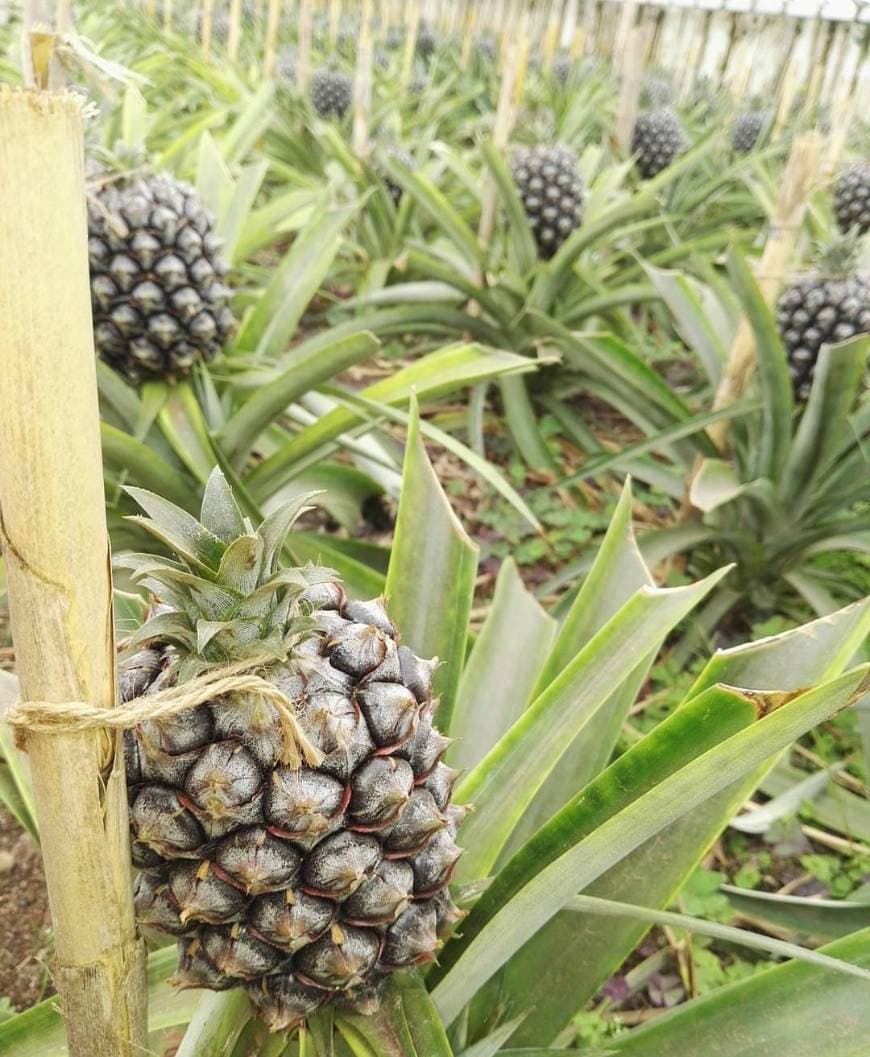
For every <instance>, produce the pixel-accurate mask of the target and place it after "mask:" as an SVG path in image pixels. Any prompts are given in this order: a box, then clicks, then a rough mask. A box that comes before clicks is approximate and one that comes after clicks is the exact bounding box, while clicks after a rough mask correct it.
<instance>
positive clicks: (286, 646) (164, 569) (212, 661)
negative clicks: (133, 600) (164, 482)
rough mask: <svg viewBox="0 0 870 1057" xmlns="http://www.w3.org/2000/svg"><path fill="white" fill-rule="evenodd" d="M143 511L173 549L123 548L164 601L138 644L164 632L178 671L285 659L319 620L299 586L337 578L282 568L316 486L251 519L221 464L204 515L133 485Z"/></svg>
mask: <svg viewBox="0 0 870 1057" xmlns="http://www.w3.org/2000/svg"><path fill="white" fill-rule="evenodd" d="M127 492H128V493H129V495H131V496H132V497H133V499H135V500H136V502H137V503H138V504H139V506H140V507H142V509H143V510H144V511H145V515H146V516H143V515H141V514H137V515H133V516H131V517H130V518H128V520H129V521H132V522H133V523H135V524H137V525H139V526H141V527H142V528H143V529H145V530H146V531H147V532H150V533H151V535H153V536H155V537H156V538H157V539H158V540H160V541H161V543H163V544H164V545H166V546H167V547H168V548H169V550H170V551H171V552H172V554H173V557H172V558H163V557H160V556H157V555H153V554H132V553H131V554H124V555H121V556H119V558H118V559H117V560H116V564H117V565H118V566H119V567H121V568H126V569H130V570H132V573H133V578H134V580H135V581H136V582H137V583H138V584H139V585H140V586H142V587H144V588H146V589H147V590H149V591H150V592H152V593H153V594H154V595H155V596H156V598H157V599H158V600H159V602H160V603H161V604H160V605H159V606H157V607H156V608H155V610H154V613H153V615H152V616H151V617H150V618H149V619H148V620H146V622H145V623H144V624H143V625H142V626H141V627H140V628H139V630H138V632H137V633H136V635H135V636H134V639H133V641H132V643H131V645H140V644H142V643H145V642H148V641H151V640H154V639H160V640H161V641H162V642H165V643H167V644H168V645H170V646H171V647H173V649H172V665H171V667H172V668H174V669H175V671H176V672H177V674H178V678H179V679H186V678H192V677H193V676H195V675H197V674H199V673H200V672H202V671H204V670H205V669H207V668H213V667H214V666H215V665H218V664H227V663H232V662H237V661H244V660H248V659H250V660H251V661H252V662H256V661H258V660H262V661H263V663H269V662H270V661H281V660H283V659H285V658H286V656H287V654H288V652H289V650H290V649H291V648H292V646H293V645H294V644H295V643H296V642H297V641H298V640H299V639H300V638H301V637H304V636H305V634H306V633H308V632H309V631H310V630H311V628H312V627H313V622H312V621H311V620H310V619H309V618H308V616H307V614H306V612H305V607H304V606H303V605H302V603H301V601H300V595H302V593H303V592H304V591H305V590H306V589H307V588H309V587H311V586H313V585H314V584H318V583H325V582H329V583H332V582H334V581H335V580H336V575H335V573H334V572H333V571H332V570H330V569H324V568H320V567H316V566H306V567H304V568H296V567H289V568H283V569H282V568H280V567H279V558H280V555H281V551H282V550H283V548H284V544H285V542H286V539H287V534H288V532H289V531H290V529H291V528H292V526H293V524H294V522H295V521H296V520H297V518H298V517H299V516H300V515H301V514H302V513H304V512H305V511H306V510H309V509H311V508H310V507H309V506H306V502H307V500H308V499H310V498H311V496H310V495H306V496H301V497H298V498H296V499H293V500H291V501H290V502H287V503H284V504H283V505H282V506H280V507H278V508H277V509H276V510H275V511H273V512H272V513H271V514H269V515H268V517H266V518H265V519H264V520H263V521H262V522H261V524H260V525H259V527H257V528H256V529H255V528H254V527H253V524H252V523H251V521H250V519H249V518H247V517H245V516H243V514H242V512H241V510H240V509H239V507H238V505H237V503H236V501H235V499H234V497H233V493H232V490H231V489H230V487H229V485H228V484H227V481H226V478H225V477H224V475H223V473H222V472H221V471H220V469H217V468H215V469H214V470H213V471H212V473H211V476H210V477H209V479H208V483H207V484H206V487H205V493H204V496H203V500H202V509H201V513H200V520H199V521H197V519H196V518H195V517H193V516H192V515H191V514H189V513H188V512H187V511H186V510H182V509H181V508H180V507H177V506H175V505H174V504H173V503H170V502H169V501H168V500H166V499H162V498H161V497H160V496H157V495H155V494H154V493H153V492H148V491H145V490H144V489H141V488H127Z"/></svg>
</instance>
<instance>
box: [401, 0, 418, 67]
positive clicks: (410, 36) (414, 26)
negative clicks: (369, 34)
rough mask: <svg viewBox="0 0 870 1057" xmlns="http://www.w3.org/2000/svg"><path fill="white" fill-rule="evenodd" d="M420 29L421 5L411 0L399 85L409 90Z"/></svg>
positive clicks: (406, 23)
mask: <svg viewBox="0 0 870 1057" xmlns="http://www.w3.org/2000/svg"><path fill="white" fill-rule="evenodd" d="M419 28H420V4H419V2H418V0H410V3H409V4H408V17H407V21H406V22H405V51H404V54H403V55H402V74H401V77H400V79H399V83H400V85H401V86H402V88H407V87H408V85H409V84H410V83H411V70H412V69H413V67H414V52H415V51H416V50H417V30H418V29H419Z"/></svg>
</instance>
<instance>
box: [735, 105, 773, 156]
mask: <svg viewBox="0 0 870 1057" xmlns="http://www.w3.org/2000/svg"><path fill="white" fill-rule="evenodd" d="M769 117H770V115H769V114H768V112H767V111H766V110H744V111H742V112H741V113H739V114H738V115H737V116H736V117H735V118H734V123H733V124H732V126H731V146H732V148H733V149H734V150H735V151H737V153H738V154H748V153H749V152H750V151H751V150H752V148H753V147H754V146H755V144H756V143H757V142H758V137H759V136H760V135H761V131H762V129H763V128H764V126H765V125H766V124H767V122H768V119H769Z"/></svg>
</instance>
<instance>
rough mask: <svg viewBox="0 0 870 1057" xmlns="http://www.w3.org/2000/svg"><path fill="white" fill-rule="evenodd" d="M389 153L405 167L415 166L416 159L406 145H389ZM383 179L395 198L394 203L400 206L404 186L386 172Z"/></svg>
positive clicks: (411, 167)
mask: <svg viewBox="0 0 870 1057" xmlns="http://www.w3.org/2000/svg"><path fill="white" fill-rule="evenodd" d="M387 155H388V156H389V157H390V158H392V159H393V161H396V162H398V163H399V165H401V166H402V168H403V169H413V168H414V159H413V157H412V156H411V155H410V154H409V153H408V151H406V150H405V149H404V147H398V146H392V147H389V148H387ZM383 181H384V184H385V185H386V188H387V190H388V191H389V193H390V198H392V200H393V205H395V206H398V204H399V202H400V201H401V200H402V188H401V187H400V186H399V185H398V184H397V183H396V181H395V180H393V179H391V178H390V177H389V176H387V175H386V174H384V175H383Z"/></svg>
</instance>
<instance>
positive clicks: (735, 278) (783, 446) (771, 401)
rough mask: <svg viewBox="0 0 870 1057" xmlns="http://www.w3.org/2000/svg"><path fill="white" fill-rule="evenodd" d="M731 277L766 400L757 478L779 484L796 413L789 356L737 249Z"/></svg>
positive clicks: (730, 262)
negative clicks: (752, 342)
mask: <svg viewBox="0 0 870 1057" xmlns="http://www.w3.org/2000/svg"><path fill="white" fill-rule="evenodd" d="M728 274H729V275H730V276H731V281H732V283H733V284H734V289H735V292H736V293H737V295H738V297H739V298H740V303H741V305H742V306H743V311H744V312H745V313H746V318H747V320H748V322H749V326H750V327H751V329H752V333H753V335H754V338H755V362H756V367H757V370H758V380H759V384H760V387H761V392H762V395H763V397H764V402H763V404H762V409H761V416H762V428H761V438H760V444H759V451H758V456H757V460H756V461H757V465H756V467H755V471H754V473H753V476H754V477H767V478H769V479H770V480H771V481H778V480H779V475H780V474H781V473H782V470H783V467H784V466H785V461H786V458H787V457H788V448H789V444H790V443H791V418H792V414H793V412H794V402H793V400H792V391H791V379H790V378H789V373H788V366H787V363H786V358H785V352H784V350H783V347H782V341H781V340H780V337H779V333H778V331H777V329H776V322H775V320H774V318H773V314H772V313H771V311H770V309H769V308H768V307H767V305H766V304H765V301H764V298H763V297H762V295H761V291H760V290H759V288H758V283H757V282H756V281H755V277H754V276H753V274H752V272H751V271H750V269H749V265H748V264H747V263H746V260H745V258H744V257H743V256H742V255H741V253H740V252H739V251H738V250H737V249H736V248H734V247H733V246H732V248H731V249H730V250H729V251H728Z"/></svg>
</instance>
